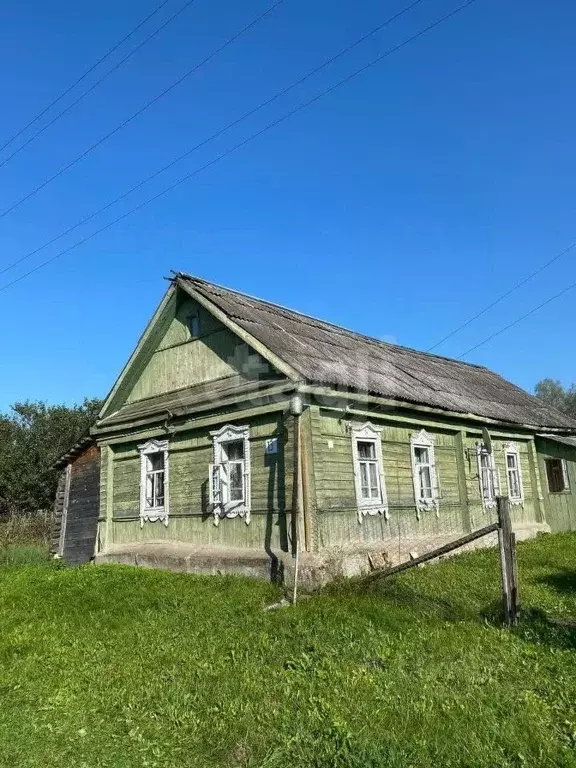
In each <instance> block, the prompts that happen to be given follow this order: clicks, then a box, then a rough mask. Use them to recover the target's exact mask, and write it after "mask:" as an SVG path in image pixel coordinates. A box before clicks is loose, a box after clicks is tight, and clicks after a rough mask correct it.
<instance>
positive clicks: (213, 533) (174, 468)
mask: <svg viewBox="0 0 576 768" xmlns="http://www.w3.org/2000/svg"><path fill="white" fill-rule="evenodd" d="M239 423H242V424H244V423H246V422H245V421H241V422H239ZM213 429H217V425H215V426H214V427H213ZM209 432H210V430H209V429H203V430H197V431H190V432H182V433H178V434H176V435H172V436H169V454H170V458H169V477H170V482H169V522H168V526H167V527H166V526H165V525H164V523H163V522H159V521H157V522H152V523H150V522H145V523H144V525H143V527H141V524H140V516H139V506H140V454H139V452H138V447H137V444H136V443H135V442H134V443H125V444H122V445H117V446H113V447H110V446H105V449H106V450H105V452H104V454H103V458H102V475H101V481H102V486H103V488H104V492H103V494H102V496H101V508H100V512H101V514H100V519H101V526H100V530H101V539H102V538H103V536H104V535H105V537H106V543H105V546H106V547H109V546H113V545H115V544H125V543H127V542H139V541H159V540H177V541H182V542H187V543H191V544H198V545H206V546H222V547H248V548H268V547H271V548H272V549H276V550H278V549H281V550H287V546H288V542H287V532H286V503H287V501H286V500H287V499H288V504H290V494H291V487H292V482H291V481H292V460H291V452H292V447H291V446H292V430H291V427H290V424H289V423H287V424H286V425H285V424H284V419H283V416H282V414H281V412H276V413H270V414H269V415H266V416H263V417H259V418H256V419H254V420H252V421H251V422H250V451H251V491H252V493H251V500H252V504H251V510H252V520H251V522H250V524H249V525H246V523H245V522H244V520H243V519H240V518H224V519H221V520H220V523H219V525H218V526H217V527H216V526H215V525H214V523H213V520H214V518H213V516H212V514H211V512H210V509H209V505H208V481H209V477H208V475H209V464H210V462H211V461H212V439H211V437H210V434H209ZM270 437H277V438H278V445H279V450H278V453H277V454H275V455H265V452H264V446H265V441H266V439H267V438H270ZM108 452H110V455H111V456H112V461H111V462H108V461H107V456H108V455H109V454H108ZM285 454H286V456H285ZM104 521H107V522H104ZM104 532H106V533H104Z"/></svg>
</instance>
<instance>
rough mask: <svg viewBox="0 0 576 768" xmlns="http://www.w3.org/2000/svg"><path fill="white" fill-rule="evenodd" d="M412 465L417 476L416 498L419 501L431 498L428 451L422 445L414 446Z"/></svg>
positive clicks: (430, 469)
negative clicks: (414, 466)
mask: <svg viewBox="0 0 576 768" xmlns="http://www.w3.org/2000/svg"><path fill="white" fill-rule="evenodd" d="M414 464H415V465H416V472H417V475H418V497H419V498H420V499H431V498H432V465H431V464H430V450H429V449H428V448H425V447H424V446H423V445H415V446H414Z"/></svg>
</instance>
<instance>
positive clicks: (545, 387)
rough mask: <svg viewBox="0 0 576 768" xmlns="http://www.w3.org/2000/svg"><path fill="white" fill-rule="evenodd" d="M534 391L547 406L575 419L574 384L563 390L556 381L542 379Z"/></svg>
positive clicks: (575, 385)
mask: <svg viewBox="0 0 576 768" xmlns="http://www.w3.org/2000/svg"><path fill="white" fill-rule="evenodd" d="M534 391H535V393H536V397H539V398H540V399H541V400H544V402H545V403H548V405H552V406H553V407H554V408H557V409H558V410H559V411H562V412H563V413H567V414H568V415H569V416H573V417H574V418H576V384H571V385H570V386H569V387H568V388H567V389H564V387H563V386H562V384H561V383H560V382H559V381H558V379H542V381H539V382H538V384H536V387H535V390H534Z"/></svg>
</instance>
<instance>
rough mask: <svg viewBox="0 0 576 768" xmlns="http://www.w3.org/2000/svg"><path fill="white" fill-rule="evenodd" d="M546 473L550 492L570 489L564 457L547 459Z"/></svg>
mask: <svg viewBox="0 0 576 768" xmlns="http://www.w3.org/2000/svg"><path fill="white" fill-rule="evenodd" d="M546 475H547V476H548V488H549V490H550V493H560V492H561V491H566V490H568V482H567V480H568V477H567V472H566V468H565V466H564V462H563V460H562V459H546Z"/></svg>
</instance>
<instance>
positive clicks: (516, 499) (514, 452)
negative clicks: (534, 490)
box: [504, 443, 524, 504]
mask: <svg viewBox="0 0 576 768" xmlns="http://www.w3.org/2000/svg"><path fill="white" fill-rule="evenodd" d="M508 456H515V457H516V471H517V472H518V485H519V488H520V495H519V496H513V495H512V488H511V486H510V469H509V468H508ZM504 458H505V461H506V482H507V483H508V498H509V499H510V504H524V479H523V477H522V465H521V463H520V449H519V448H518V445H517V444H516V443H506V444H505V446H504Z"/></svg>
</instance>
